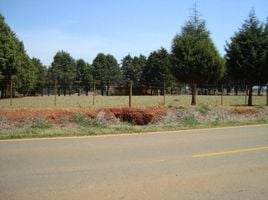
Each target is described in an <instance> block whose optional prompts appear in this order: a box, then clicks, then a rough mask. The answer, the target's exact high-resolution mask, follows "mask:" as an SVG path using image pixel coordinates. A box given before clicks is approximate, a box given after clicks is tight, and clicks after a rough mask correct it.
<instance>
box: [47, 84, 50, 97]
mask: <svg viewBox="0 0 268 200" xmlns="http://www.w3.org/2000/svg"><path fill="white" fill-rule="evenodd" d="M49 95H50V87H49V86H48V87H47V96H49Z"/></svg>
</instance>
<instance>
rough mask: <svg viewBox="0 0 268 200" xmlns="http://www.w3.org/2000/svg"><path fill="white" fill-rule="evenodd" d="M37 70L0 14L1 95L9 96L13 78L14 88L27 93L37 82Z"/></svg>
mask: <svg viewBox="0 0 268 200" xmlns="http://www.w3.org/2000/svg"><path fill="white" fill-rule="evenodd" d="M36 73H37V70H36V68H35V66H34V65H33V63H32V61H31V59H30V58H29V56H28V55H27V54H26V51H25V49H24V45H23V43H22V42H20V41H19V39H18V38H17V37H16V35H15V33H14V32H12V30H11V29H10V27H9V26H8V25H7V24H6V22H5V19H4V17H3V16H2V15H1V14H0V74H1V80H0V85H1V88H0V89H1V97H2V98H3V97H7V96H10V94H9V91H10V90H9V85H10V82H11V80H14V84H15V88H16V89H17V90H18V91H19V92H22V93H23V94H24V95H27V94H29V93H30V92H31V91H32V90H33V89H34V87H35V84H36V82H37V77H36Z"/></svg>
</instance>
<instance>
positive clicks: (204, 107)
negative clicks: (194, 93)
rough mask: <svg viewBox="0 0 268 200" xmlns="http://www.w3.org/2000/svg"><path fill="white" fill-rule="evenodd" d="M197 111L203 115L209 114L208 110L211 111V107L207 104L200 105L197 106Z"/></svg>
mask: <svg viewBox="0 0 268 200" xmlns="http://www.w3.org/2000/svg"><path fill="white" fill-rule="evenodd" d="M196 111H197V112H199V113H200V114H202V115H207V114H208V112H209V111H210V109H209V107H208V106H207V105H203V104H201V105H199V106H197V107H196Z"/></svg>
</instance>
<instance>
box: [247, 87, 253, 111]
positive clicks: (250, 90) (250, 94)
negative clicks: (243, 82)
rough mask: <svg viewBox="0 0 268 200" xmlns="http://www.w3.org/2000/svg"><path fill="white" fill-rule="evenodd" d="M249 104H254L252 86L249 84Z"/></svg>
mask: <svg viewBox="0 0 268 200" xmlns="http://www.w3.org/2000/svg"><path fill="white" fill-rule="evenodd" d="M248 106H252V86H251V85H250V86H248Z"/></svg>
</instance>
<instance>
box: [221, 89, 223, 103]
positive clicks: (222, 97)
mask: <svg viewBox="0 0 268 200" xmlns="http://www.w3.org/2000/svg"><path fill="white" fill-rule="evenodd" d="M221 105H222V106H223V85H221Z"/></svg>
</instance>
